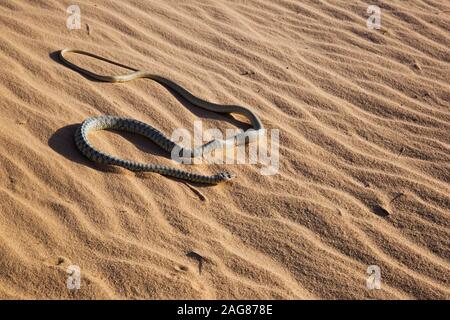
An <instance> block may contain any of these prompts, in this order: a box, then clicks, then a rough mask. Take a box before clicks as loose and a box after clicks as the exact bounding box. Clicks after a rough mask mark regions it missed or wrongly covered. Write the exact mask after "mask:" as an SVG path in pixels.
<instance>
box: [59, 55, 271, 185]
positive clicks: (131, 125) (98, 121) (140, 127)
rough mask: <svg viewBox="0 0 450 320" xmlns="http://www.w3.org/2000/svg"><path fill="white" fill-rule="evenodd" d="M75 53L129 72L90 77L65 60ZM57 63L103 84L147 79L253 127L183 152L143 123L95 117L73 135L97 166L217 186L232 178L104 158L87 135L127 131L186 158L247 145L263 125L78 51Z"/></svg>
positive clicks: (233, 107) (232, 108)
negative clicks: (218, 149)
mask: <svg viewBox="0 0 450 320" xmlns="http://www.w3.org/2000/svg"><path fill="white" fill-rule="evenodd" d="M69 52H71V53H77V54H81V55H86V56H90V57H93V58H96V59H99V60H102V61H105V62H108V63H111V64H114V65H117V66H120V67H123V68H126V69H129V70H131V71H133V72H131V73H129V74H126V75H118V76H105V75H99V74H96V73H93V72H91V71H88V70H86V69H83V68H81V67H79V66H77V65H75V64H73V63H72V62H70V61H68V60H67V59H66V57H65V54H66V53H69ZM60 59H61V61H62V62H63V63H64V64H65V65H66V66H68V67H70V68H72V69H74V70H76V71H78V72H80V73H82V74H85V75H88V76H90V77H92V78H94V79H97V80H100V81H105V82H126V81H131V80H133V79H138V78H148V79H152V80H154V81H156V82H158V83H160V84H162V85H164V86H166V87H168V88H170V89H172V90H173V91H175V92H176V93H178V94H179V95H181V96H182V97H183V98H184V99H186V100H187V101H189V102H190V103H192V104H193V105H196V106H198V107H200V108H203V109H206V110H209V111H214V112H217V113H237V114H240V115H243V116H245V117H246V118H248V119H249V120H250V122H251V124H252V126H253V129H249V130H247V131H246V132H243V133H240V134H238V135H235V136H233V137H231V138H229V139H226V140H212V141H210V142H207V143H206V144H204V145H203V146H200V147H197V148H195V149H192V150H191V149H187V148H183V147H181V146H179V145H177V144H176V143H175V142H173V141H172V140H170V139H168V138H167V137H166V136H165V135H164V134H163V133H161V132H160V131H159V130H157V129H155V128H154V127H152V126H150V125H148V124H146V123H143V122H141V121H138V120H134V119H127V118H122V117H115V116H108V115H104V116H99V117H93V118H89V119H87V120H85V121H84V122H83V123H82V124H81V126H80V127H79V128H78V129H77V131H76V133H75V144H76V146H77V148H78V149H79V150H80V151H81V153H82V154H83V155H84V156H86V157H87V158H88V159H90V160H92V161H94V162H97V163H101V164H111V165H117V166H121V167H124V168H126V169H129V170H132V171H150V172H156V173H159V174H162V175H166V176H172V177H176V178H179V179H183V180H187V181H192V182H200V183H207V184H217V183H220V182H222V181H227V180H230V179H231V178H233V177H234V174H232V173H229V172H226V171H224V172H220V173H217V174H215V175H211V176H208V175H203V174H198V173H192V172H188V171H185V170H181V169H177V168H172V167H168V166H164V165H157V164H145V163H139V162H134V161H129V160H123V159H120V158H118V157H115V156H113V155H109V154H106V153H104V152H101V151H99V150H97V149H95V148H94V147H93V146H92V144H91V143H90V142H89V140H88V134H89V132H91V131H96V130H105V129H113V130H121V131H127V132H132V133H137V134H140V135H143V136H145V137H147V138H149V139H150V140H152V141H153V142H154V143H156V144H157V145H159V146H160V147H161V148H162V149H164V150H166V151H167V152H172V150H173V149H174V148H178V149H177V152H178V151H179V152H180V153H183V154H184V155H188V156H189V157H197V156H200V155H202V154H206V153H208V152H211V151H212V150H214V149H217V148H219V147H222V146H224V145H227V146H229V145H238V144H242V143H247V142H249V141H254V140H255V138H256V137H257V136H258V135H259V134H260V133H261V132H262V130H263V128H264V127H263V125H262V123H261V121H260V120H259V118H258V117H257V116H256V115H255V114H254V113H253V112H252V111H250V110H249V109H247V108H244V107H241V106H236V105H221V104H215V103H211V102H208V101H205V100H202V99H200V98H197V97H195V96H194V95H192V94H191V93H190V92H188V91H187V90H185V89H183V88H182V87H180V86H179V85H177V84H176V83H174V82H172V81H171V80H169V79H166V78H164V77H161V76H158V75H153V74H151V73H148V72H146V71H140V70H137V69H134V68H131V67H128V66H125V65H123V64H120V63H117V62H114V61H111V60H108V59H106V58H103V57H100V56H97V55H95V54H92V53H89V52H86V51H81V50H73V49H64V50H61V52H60Z"/></svg>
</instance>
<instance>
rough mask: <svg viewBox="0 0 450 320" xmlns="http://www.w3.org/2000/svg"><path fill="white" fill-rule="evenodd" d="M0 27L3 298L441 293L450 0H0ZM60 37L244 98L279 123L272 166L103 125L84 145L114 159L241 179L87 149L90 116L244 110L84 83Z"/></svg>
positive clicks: (146, 86) (445, 279)
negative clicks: (186, 179) (217, 180)
mask: <svg viewBox="0 0 450 320" xmlns="http://www.w3.org/2000/svg"><path fill="white" fill-rule="evenodd" d="M73 4H76V5H78V6H79V7H80V9H81V29H75V30H69V29H68V28H67V27H66V20H67V19H68V17H69V15H70V14H69V13H67V12H66V9H67V8H68V7H69V6H70V5H73ZM369 5H378V6H379V7H380V8H381V17H382V20H381V29H380V30H377V29H373V30H370V29H369V28H368V27H367V25H366V20H367V18H368V16H369V15H368V14H367V7H368V6H369ZM0 25H1V32H0V62H1V66H2V68H1V69H2V70H1V72H0V110H1V112H0V298H3V299H55V298H62V299H122V298H125V299H180V298H182V299H185V298H186V299H448V298H449V297H450V289H449V279H450V277H449V276H450V263H449V257H450V253H449V247H450V246H449V240H450V236H449V230H450V229H449V225H450V223H449V217H450V186H449V182H450V2H448V1H440V0H408V1H400V0H389V1H387V0H386V1H375V0H374V1H360V0H357V1H342V0H340V1H335V0H307V1H306V0H305V1H294V0H275V1H269V0H264V1H260V0H236V1H223V0H220V1H213V0H190V1H175V0H169V1H168V0H158V1H140V0H130V1H119V0H116V1H112V0H109V1H101V0H99V1H85V0H77V1H56V0H30V1H24V0H23V1H22V0H2V1H0ZM67 47H69V48H76V49H80V50H86V51H90V52H93V53H96V54H98V55H101V56H104V57H108V58H110V59H113V60H115V61H118V62H121V63H123V64H126V65H129V66H133V67H135V68H137V69H143V70H147V71H151V72H153V73H155V74H159V75H163V76H165V77H167V78H169V79H171V80H173V81H175V82H177V83H178V84H180V85H181V86H183V87H184V88H185V89H187V90H189V91H190V92H192V93H194V94H195V95H196V96H198V97H201V98H203V99H205V100H208V101H211V102H216V103H221V104H238V105H243V106H246V107H249V108H251V109H252V110H254V111H255V113H256V114H258V116H259V117H260V118H261V120H262V121H263V123H264V125H265V126H266V127H267V128H268V129H279V130H280V131H279V132H280V144H279V171H278V173H277V174H275V175H269V176H264V175H261V173H260V166H258V165H251V164H245V165H228V166H226V165H218V164H214V165H207V164H201V165H193V166H186V165H181V164H174V163H173V161H171V159H170V155H168V154H166V153H164V152H162V151H161V150H159V148H158V147H157V146H155V145H154V144H153V143H152V142H149V141H148V140H146V139H145V138H140V137H136V136H135V135H132V134H120V133H115V132H109V131H106V132H98V133H95V134H93V135H92V137H91V139H92V141H93V143H94V144H95V146H97V147H98V148H100V149H102V150H104V151H107V152H109V153H112V154H115V155H117V156H122V157H127V158H130V159H135V160H139V161H145V162H152V163H161V164H172V165H174V166H177V167H180V168H187V169H189V170H193V171H198V172H203V173H209V174H211V173H214V172H217V171H220V170H223V169H227V170H230V171H232V172H234V173H235V174H236V175H237V177H236V178H235V179H234V180H232V181H230V182H227V183H223V184H219V185H217V186H207V185H195V184H192V185H190V184H185V183H182V182H180V181H177V180H175V179H170V178H166V177H164V176H161V175H158V174H154V173H145V174H143V173H140V174H137V173H133V172H130V171H127V170H125V169H122V168H117V167H102V166H99V165H95V164H93V163H91V162H90V161H89V160H87V159H85V158H84V157H83V156H82V155H81V154H80V153H79V151H78V150H77V149H76V147H75V144H74V142H73V135H74V133H75V130H76V128H77V126H79V125H80V123H81V122H82V121H83V120H84V119H86V118H89V117H92V116H98V115H102V114H111V115H118V116H124V117H129V118H135V119H139V120H141V121H144V122H146V123H149V124H151V125H153V126H155V127H157V128H159V129H160V130H161V131H163V132H165V133H166V134H168V135H170V133H171V132H172V131H173V130H175V129H176V128H186V129H188V130H189V131H190V132H192V131H193V123H194V121H196V120H202V121H203V125H204V126H205V127H208V128H214V127H217V128H220V129H226V128H236V127H242V128H245V124H244V125H243V124H242V122H241V121H235V120H230V117H226V116H221V115H217V114H215V113H210V112H204V111H201V110H200V109H198V108H197V107H194V106H192V105H189V104H188V103H186V102H185V101H182V99H179V97H177V96H176V95H174V94H173V93H172V92H170V91H169V90H167V89H166V88H164V87H163V86H161V85H159V84H158V83H156V82H154V81H151V80H148V79H143V80H135V81H132V82H128V83H123V84H112V83H103V82H98V81H93V80H91V79H89V78H86V77H84V76H82V75H81V74H79V73H78V72H76V71H74V70H71V69H69V68H67V67H66V66H64V65H62V64H61V63H60V61H59V59H58V51H59V50H61V49H63V48H67ZM69 58H70V59H71V61H73V62H76V63H78V64H80V65H82V66H86V67H89V68H91V69H92V70H96V71H97V72H100V73H104V74H120V73H123V72H124V71H123V70H122V69H120V68H117V67H114V66H112V65H109V64H106V63H103V62H99V61H96V60H93V59H91V58H86V57H81V56H77V55H71V56H69ZM200 262H201V263H200ZM71 265H76V266H79V267H80V270H81V287H80V289H79V290H69V289H68V288H67V287H66V280H67V277H68V273H67V268H68V267H69V266H71ZM369 265H377V266H379V267H380V270H381V284H382V286H381V289H380V290H377V289H375V290H368V289H367V287H366V279H367V277H368V274H367V268H368V266H369ZM200 267H201V268H200Z"/></svg>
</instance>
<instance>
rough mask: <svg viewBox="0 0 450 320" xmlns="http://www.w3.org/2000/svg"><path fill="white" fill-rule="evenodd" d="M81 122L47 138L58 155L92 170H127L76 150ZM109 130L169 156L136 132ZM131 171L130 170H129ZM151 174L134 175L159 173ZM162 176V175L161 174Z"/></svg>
mask: <svg viewBox="0 0 450 320" xmlns="http://www.w3.org/2000/svg"><path fill="white" fill-rule="evenodd" d="M80 125H81V124H79V123H78V124H71V125H68V126H65V127H62V128H60V129H58V130H56V132H55V133H54V134H53V135H52V136H51V137H50V139H49V140H48V145H49V147H50V148H51V149H52V150H53V151H55V152H57V153H59V154H60V155H62V156H64V157H65V158H66V159H68V160H70V161H73V162H75V163H78V164H81V165H84V166H87V167H89V168H91V169H94V170H99V171H102V172H105V173H112V174H123V172H124V170H127V169H125V168H121V167H118V166H114V165H107V164H99V163H95V162H93V161H91V160H89V159H87V158H86V157H85V156H83V155H82V154H81V152H80V151H79V150H78V148H77V146H76V145H75V141H74V136H75V132H76V130H77V128H78V127H79V126H80ZM108 131H110V132H113V133H115V134H117V135H119V136H120V137H122V138H124V139H126V140H128V141H129V142H131V143H132V144H133V145H134V146H135V147H136V148H137V149H139V150H140V151H141V152H144V153H149V154H153V155H155V156H159V157H166V158H170V154H168V153H167V152H165V151H164V150H162V149H161V148H160V147H159V146H158V145H156V144H155V143H153V142H152V141H150V140H148V139H146V138H145V137H142V136H140V135H137V134H132V133H128V132H122V131H116V130H108ZM130 172H131V171H130ZM150 174H151V175H148V174H147V173H146V172H142V173H137V174H136V177H138V178H140V179H146V178H150V177H151V176H154V175H159V174H157V173H150ZM161 176H163V175H161ZM164 178H167V179H171V180H173V181H178V182H183V183H188V184H190V185H192V186H195V187H199V188H202V187H211V185H208V184H203V183H196V182H191V181H185V180H182V179H178V178H175V177H170V176H164Z"/></svg>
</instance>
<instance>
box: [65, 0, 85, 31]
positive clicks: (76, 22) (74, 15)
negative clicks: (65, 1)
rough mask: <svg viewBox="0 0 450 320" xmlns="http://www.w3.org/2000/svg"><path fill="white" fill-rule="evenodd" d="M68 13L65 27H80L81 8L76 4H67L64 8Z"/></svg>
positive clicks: (71, 28) (70, 28) (72, 28)
mask: <svg viewBox="0 0 450 320" xmlns="http://www.w3.org/2000/svg"><path fill="white" fill-rule="evenodd" d="M66 12H67V13H68V14H70V15H69V17H67V20H66V27H67V29H69V30H75V29H81V9H80V7H79V6H77V5H76V4H73V5H71V6H69V7H68V8H67V10H66Z"/></svg>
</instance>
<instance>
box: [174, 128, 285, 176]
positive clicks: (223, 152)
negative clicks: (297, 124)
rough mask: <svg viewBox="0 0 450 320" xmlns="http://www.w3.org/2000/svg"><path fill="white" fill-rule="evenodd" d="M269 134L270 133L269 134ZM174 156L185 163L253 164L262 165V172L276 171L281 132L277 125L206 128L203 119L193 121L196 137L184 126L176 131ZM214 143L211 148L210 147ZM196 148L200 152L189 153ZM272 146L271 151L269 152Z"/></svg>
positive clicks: (268, 173)
mask: <svg viewBox="0 0 450 320" xmlns="http://www.w3.org/2000/svg"><path fill="white" fill-rule="evenodd" d="M269 136H270V137H269ZM171 140H172V141H173V142H175V143H176V144H177V145H176V146H175V147H174V148H173V149H172V153H171V157H172V160H174V161H176V162H178V163H184V164H201V163H205V162H206V163H214V164H252V165H261V169H260V173H261V174H262V175H274V174H276V173H278V169H279V145H280V141H279V140H280V133H279V130H278V129H270V130H267V129H260V130H252V129H249V130H247V131H245V132H244V131H243V130H242V129H226V130H225V135H224V134H223V133H222V131H221V130H219V129H217V128H213V129H206V130H204V129H203V124H202V121H194V134H193V137H192V135H191V134H190V133H189V131H188V130H187V129H185V128H179V129H176V130H174V131H173V133H172V137H171ZM212 144H213V148H212V149H211V152H203V150H205V151H208V147H209V146H211V145H212ZM193 150H195V151H196V152H194V153H197V151H198V154H197V155H198V156H195V157H190V155H191V153H192V152H193ZM269 150H270V152H269Z"/></svg>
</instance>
